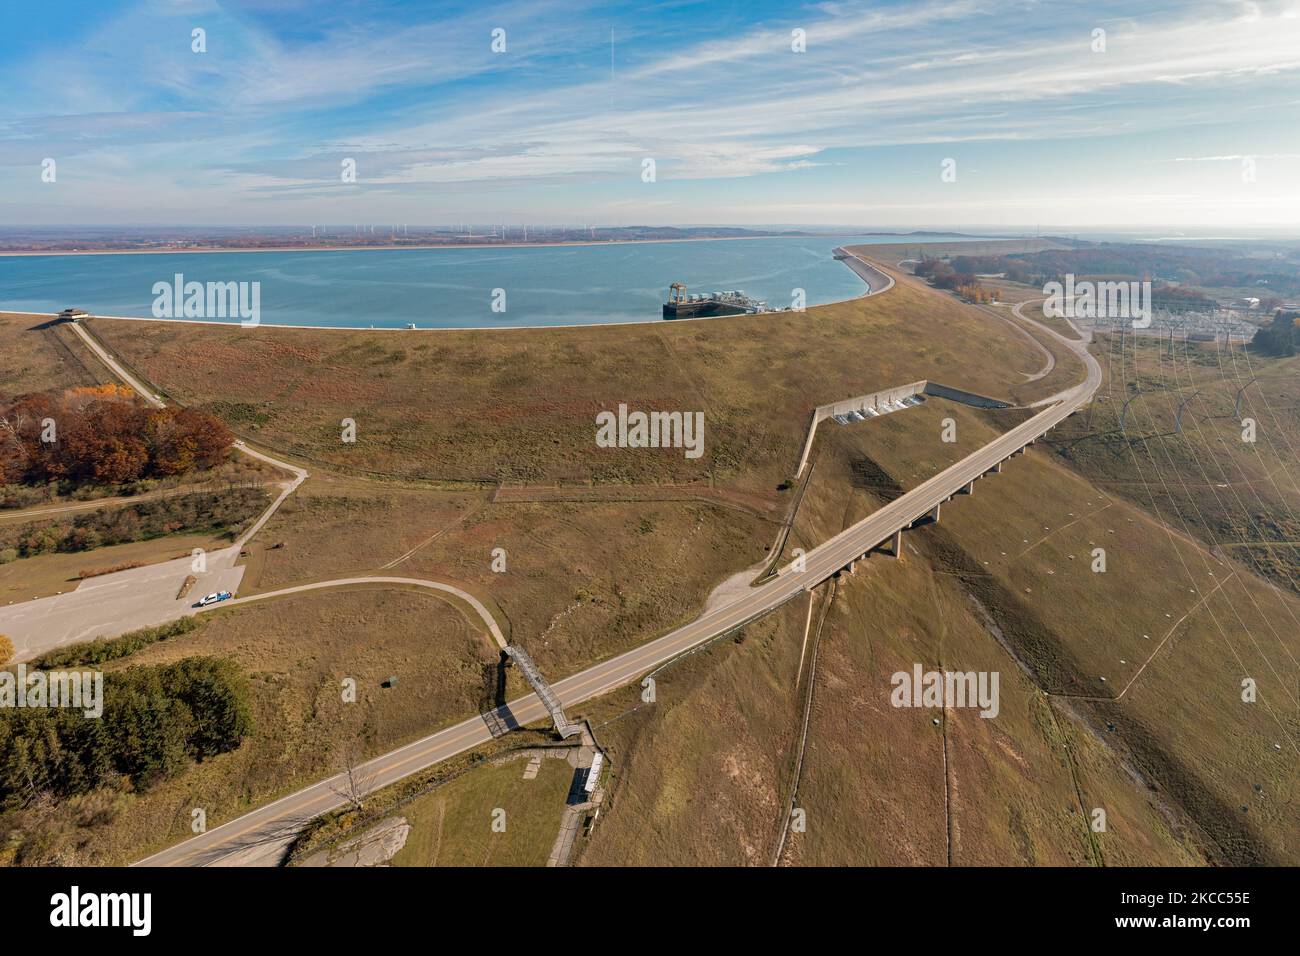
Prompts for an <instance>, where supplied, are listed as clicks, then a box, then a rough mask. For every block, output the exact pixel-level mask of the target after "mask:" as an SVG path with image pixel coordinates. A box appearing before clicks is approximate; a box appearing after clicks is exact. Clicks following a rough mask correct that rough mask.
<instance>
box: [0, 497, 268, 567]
mask: <svg viewBox="0 0 1300 956" xmlns="http://www.w3.org/2000/svg"><path fill="white" fill-rule="evenodd" d="M266 503H267V497H266V492H264V491H263V490H262V489H260V488H231V489H228V490H225V491H219V492H196V493H194V494H189V495H173V496H169V497H166V498H157V499H154V500H151V501H137V502H135V503H133V504H129V505H123V506H122V507H119V508H103V509H100V510H98V511H92V512H88V513H86V514H82V515H77V516H76V517H73V518H63V519H61V520H57V521H35V522H32V523H30V524H22V525H17V526H10V527H5V526H0V564H6V563H8V562H10V561H16V560H18V559H19V558H31V557H35V556H36V555H40V554H52V553H55V552H63V553H72V552H78V551H93V550H94V549H95V548H102V547H108V546H110V545H115V544H127V543H129V542H131V541H147V540H149V539H151V538H159V537H162V536H163V535H168V534H182V533H184V534H194V533H199V532H217V531H222V530H225V531H228V532H229V533H230V535H231V536H232V537H233V536H234V534H235V532H236V531H237V530H238V529H239V528H241V527H242V526H243V525H244V524H245V523H246V522H247V521H249V520H250V519H252V518H253V517H255V516H256V515H257V514H258V512H260V511H261V510H262V509H263V508H265V507H266Z"/></svg>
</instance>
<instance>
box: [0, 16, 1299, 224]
mask: <svg viewBox="0 0 1300 956" xmlns="http://www.w3.org/2000/svg"><path fill="white" fill-rule="evenodd" d="M196 28H201V29H202V30H204V31H205V33H206V45H207V50H206V52H203V53H196V52H194V51H193V50H192V48H191V47H192V31H193V30H194V29H196ZM497 29H500V30H504V31H505V46H506V49H505V51H504V52H494V51H493V49H492V37H493V31H494V30H497ZM1098 30H1102V31H1105V49H1104V51H1103V50H1096V49H1094V48H1093V47H1094V46H1095V45H1096V42H1095V40H1094V31H1098ZM794 31H803V34H802V35H803V36H804V37H806V49H805V50H804V51H803V52H796V51H795V50H793V49H792V41H793V38H794V36H795V34H794ZM1298 71H1300V0H1275V2H1269V0H1261V2H1253V3H1252V2H1203V0H1176V2H1149V3H1141V2H1126V3H1111V2H1109V0H1099V2H1094V3H1086V4H1084V3H1049V2H1041V3H1039V2H1023V0H1017V2H998V0H987V2H970V0H942V2H930V0H906V2H872V3H852V2H825V3H811V4H798V3H789V2H786V3H764V2H757V3H756V2H720V3H716V2H715V3H692V2H668V3H660V4H637V5H622V4H585V3H582V2H574V0H565V2H550V0H518V2H511V3H504V4H483V3H465V4H456V3H435V2H397V0H329V2H324V0H314V2H299V0H79V2H72V0H47V2H42V3H18V2H12V3H7V4H5V5H4V6H3V7H2V8H0V90H3V91H4V92H5V94H6V95H5V97H4V102H3V104H2V105H0V223H9V224H76V223H98V224H113V223H123V224H125V223H167V224H177V225H182V224H184V225H190V224H277V225H288V224H308V223H334V224H342V223H358V222H360V223H394V222H395V223H402V222H408V223H424V224H442V223H454V222H459V221H463V220H468V221H472V222H477V223H485V222H508V223H511V224H523V223H528V224H534V225H536V224H543V223H587V222H590V223H599V224H610V225H620V224H622V225H628V224H639V223H672V224H683V225H689V224H706V223H735V224H773V223H791V224H828V225H859V226H879V227H909V228H912V227H922V226H949V227H955V226H985V227H991V228H996V227H1013V226H1019V227H1025V226H1035V225H1037V226H1041V227H1042V228H1043V229H1044V230H1050V229H1066V228H1076V229H1088V228H1102V227H1121V226H1130V227H1138V228H1157V227H1164V226H1168V227H1171V228H1208V229H1211V230H1213V229H1218V228H1223V229H1252V228H1266V227H1275V228H1278V227H1281V228H1285V227H1292V228H1296V227H1297V224H1300V185H1298V184H1300V129H1298V128H1297V122H1296V121H1297V119H1298V118H1300V82H1298V80H1300V72H1298ZM46 158H51V159H54V160H55V162H56V164H57V165H56V179H55V181H54V182H43V181H42V178H41V170H42V162H43V160H45V159H46ZM647 158H651V159H653V160H654V161H655V173H656V176H655V181H654V182H643V181H642V169H643V161H644V160H645V159H647ZM345 159H352V160H354V161H355V163H356V170H357V177H356V182H353V183H345V182H343V181H342V177H341V175H340V172H341V168H342V165H341V164H342V163H343V161H344V160H345ZM948 159H951V160H954V161H955V170H956V178H955V181H951V182H945V181H943V178H942V176H941V171H942V168H943V163H944V161H945V160H948Z"/></svg>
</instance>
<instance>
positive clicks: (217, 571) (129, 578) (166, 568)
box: [0, 323, 307, 662]
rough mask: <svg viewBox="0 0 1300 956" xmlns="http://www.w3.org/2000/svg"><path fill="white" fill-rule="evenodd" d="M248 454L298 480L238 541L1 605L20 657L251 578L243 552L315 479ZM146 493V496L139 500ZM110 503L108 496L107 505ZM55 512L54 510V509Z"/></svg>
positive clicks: (146, 619) (99, 349)
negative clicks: (198, 565) (200, 565)
mask: <svg viewBox="0 0 1300 956" xmlns="http://www.w3.org/2000/svg"><path fill="white" fill-rule="evenodd" d="M71 328H72V330H73V331H74V332H75V333H76V334H77V335H78V336H79V337H80V338H81V340H82V341H83V342H84V343H85V344H86V347H87V348H89V349H90V350H91V351H92V352H94V353H95V355H96V356H98V357H99V359H100V361H102V362H103V363H104V364H105V365H106V366H108V368H109V369H111V370H112V372H113V373H114V374H115V375H117V376H118V377H119V378H121V379H122V380H123V381H124V382H126V383H127V384H128V385H129V386H130V387H131V388H133V389H134V390H135V391H136V392H137V393H139V395H140V396H141V397H142V398H144V400H145V401H146V402H148V403H149V404H150V405H153V406H154V407H155V408H163V407H165V406H164V403H163V401H162V399H161V398H160V397H159V396H158V395H156V394H154V393H153V392H152V391H151V390H150V389H148V388H146V387H145V385H144V383H143V382H141V381H140V380H139V379H138V378H136V377H135V376H133V375H132V374H131V373H130V372H128V371H127V370H126V368H124V367H123V366H122V364H121V363H120V362H118V361H117V360H116V359H115V358H114V357H113V356H112V355H111V354H109V353H108V352H107V351H106V350H105V349H104V348H103V346H101V345H100V344H99V343H98V342H96V341H95V340H94V339H93V338H91V337H90V336H89V335H88V334H87V333H86V330H85V329H83V328H82V327H81V326H80V325H79V324H76V323H73V324H72V326H71ZM234 447H235V450H236V451H238V452H240V453H241V454H244V455H248V456H249V457H250V458H256V459H258V460H259V461H263V462H266V463H267V464H269V465H273V466H275V467H276V468H280V469H282V470H284V471H287V472H289V473H291V474H292V475H293V478H292V480H290V481H286V482H282V483H278V486H279V488H280V493H279V495H278V496H277V497H276V499H275V500H274V501H273V502H271V504H270V506H269V507H268V508H267V509H266V510H265V511H263V512H262V514H261V516H259V517H258V519H257V520H256V521H255V522H253V524H252V525H251V526H250V527H249V528H248V530H246V531H245V532H244V533H243V534H242V535H240V536H239V540H237V541H236V542H235V543H234V544H232V545H229V546H228V547H225V548H221V549H220V550H218V551H212V552H209V553H208V554H207V555H206V566H205V570H204V571H202V572H195V571H194V569H193V562H192V559H191V558H177V559H174V560H172V561H163V562H160V563H158V564H151V565H148V566H147V567H143V568H132V569H130V570H128V571H116V572H114V573H112V574H105V575H101V576H99V577H95V578H87V579H86V580H84V581H82V582H81V584H80V585H78V587H77V588H75V589H74V590H72V591H69V592H68V593H67V594H59V595H55V596H53V597H47V598H38V599H35V600H32V601H24V602H23V603H21V604H12V605H8V606H6V607H3V608H0V633H3V634H6V635H8V636H9V638H10V639H11V640H12V641H13V643H14V661H15V662H17V661H27V660H31V659H32V658H35V657H39V656H40V655H42V654H45V653H47V652H49V651H52V650H55V649H57V648H61V647H67V646H69V645H72V644H80V643H81V642H83V641H89V640H93V639H94V638H96V637H116V636H118V635H120V634H126V633H128V632H129V631H134V630H137V629H138V628H142V627H153V626H155V625H157V624H164V623H166V622H167V621H174V620H176V619H177V618H180V617H184V616H185V615H187V614H193V613H194V609H193V608H192V606H191V605H192V604H193V602H194V600H195V599H196V598H198V597H202V596H203V595H205V594H210V593H212V592H214V591H231V592H237V591H238V590H239V585H240V583H241V582H242V581H243V578H244V568H243V567H241V566H238V564H237V562H238V561H239V553H240V551H242V550H243V548H244V545H246V544H247V543H248V542H249V541H251V540H252V538H253V536H254V535H256V534H257V533H258V532H259V531H261V530H262V528H263V527H264V526H265V525H266V523H267V522H268V521H269V520H271V515H273V514H275V512H276V509H277V508H279V507H280V505H281V504H282V503H283V502H284V500H285V499H286V498H288V497H289V496H290V495H291V494H293V493H294V491H296V490H297V489H298V486H299V485H301V484H302V483H303V482H304V481H305V480H306V479H307V472H306V471H305V470H304V469H302V468H299V467H298V466H297V465H291V464H289V463H288V462H285V461H279V460H278V459H275V458H272V457H271V456H269V455H266V454H263V453H262V452H260V451H255V450H254V449H252V448H249V447H248V446H247V445H245V444H244V443H243V442H242V441H236V442H235V445H234ZM137 500H141V499H137ZM99 506H100V507H102V506H103V504H102V503H100V504H99ZM47 513H48V512H47ZM190 574H194V575H195V577H197V578H198V580H197V582H196V583H195V584H194V586H193V587H192V588H191V590H190V592H189V594H187V595H186V597H185V598H184V599H178V598H177V596H176V595H177V594H178V593H179V592H180V589H181V585H182V584H183V583H184V581H185V578H186V577H187V576H188V575H190Z"/></svg>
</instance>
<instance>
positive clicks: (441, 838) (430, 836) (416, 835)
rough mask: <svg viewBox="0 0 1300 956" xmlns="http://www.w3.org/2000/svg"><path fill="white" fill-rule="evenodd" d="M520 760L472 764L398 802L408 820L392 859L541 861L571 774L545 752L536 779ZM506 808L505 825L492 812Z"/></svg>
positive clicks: (423, 862) (408, 862) (404, 862)
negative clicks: (526, 775)
mask: <svg viewBox="0 0 1300 956" xmlns="http://www.w3.org/2000/svg"><path fill="white" fill-rule="evenodd" d="M527 763H528V761H526V760H520V759H514V760H508V761H506V762H504V763H501V764H497V765H495V766H485V767H478V768H475V769H474V770H472V771H470V772H469V773H467V774H465V775H464V776H462V777H459V778H457V779H456V780H453V781H451V782H450V783H447V784H444V785H443V786H441V787H439V788H438V789H436V790H434V791H433V792H432V793H429V794H426V795H424V796H422V797H418V798H416V799H415V800H413V801H411V802H410V803H408V804H406V805H405V806H404V807H402V808H401V811H400V815H401V816H402V817H404V818H405V819H406V821H407V822H408V823H410V825H411V832H410V834H409V835H408V836H407V838H406V844H405V846H403V847H402V849H401V850H399V851H398V852H397V854H396V855H394V857H393V859H392V861H391V865H393V866H545V865H546V859H547V857H548V856H549V855H550V852H551V847H552V845H553V844H554V843H555V837H556V834H557V833H558V832H559V829H560V818H561V815H562V813H563V810H564V799H565V797H566V796H567V795H568V792H569V784H570V782H571V781H572V779H573V768H572V767H570V766H569V764H568V762H567V761H564V760H555V759H545V760H543V761H542V765H541V768H540V770H539V771H538V773H537V776H536V778H534V779H532V780H525V779H523V771H524V767H525V766H526V765H527ZM496 809H501V810H504V811H505V812H506V817H505V830H504V831H503V832H497V831H494V830H493V829H492V812H493V811H494V810H496Z"/></svg>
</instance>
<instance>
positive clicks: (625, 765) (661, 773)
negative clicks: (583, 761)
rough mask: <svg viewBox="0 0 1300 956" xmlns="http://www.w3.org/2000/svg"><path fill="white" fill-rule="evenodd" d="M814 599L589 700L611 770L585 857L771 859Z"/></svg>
mask: <svg viewBox="0 0 1300 956" xmlns="http://www.w3.org/2000/svg"><path fill="white" fill-rule="evenodd" d="M806 618H807V602H806V601H802V600H801V601H793V602H791V603H790V604H787V605H786V606H785V607H784V608H782V609H781V610H780V611H778V612H776V613H775V614H772V615H769V616H768V617H766V618H764V619H762V620H761V621H758V622H756V623H754V624H751V625H750V626H748V627H746V628H744V629H743V630H742V631H741V632H740V634H739V635H738V636H737V637H732V638H727V639H724V640H722V641H719V642H717V643H715V644H713V645H711V646H710V647H709V648H708V649H706V650H703V651H700V652H698V653H696V654H694V655H692V656H690V657H688V658H684V659H682V660H681V661H679V662H678V663H675V664H673V665H672V666H670V667H669V668H667V669H665V670H663V671H662V672H660V673H659V674H658V675H657V676H656V678H655V680H656V684H657V686H656V693H655V697H656V700H655V702H654V703H653V704H645V705H642V703H641V696H640V695H641V690H640V688H628V689H625V690H622V691H618V692H617V693H615V694H611V695H609V696H608V697H607V698H603V699H601V700H598V701H594V702H592V703H590V704H588V705H585V709H586V710H587V712H588V713H589V714H590V717H591V721H592V724H593V726H594V727H595V728H596V736H597V739H598V740H599V741H600V742H601V744H602V746H604V747H605V748H606V749H607V750H608V752H609V754H610V759H611V764H612V767H613V771H612V773H613V776H612V786H611V798H610V800H609V802H608V804H607V806H606V808H605V812H603V813H602V815H601V820H600V823H599V824H598V825H597V827H596V828H595V830H594V831H593V834H592V837H591V840H590V841H589V842H588V843H587V844H586V846H585V848H584V849H583V853H582V857H581V860H582V862H583V863H586V864H594V865H602V864H604V865H660V866H663V865H724V866H741V865H750V866H752V865H766V864H767V863H769V862H770V860H771V857H772V853H773V851H774V849H775V841H776V839H777V836H778V833H779V828H780V822H781V818H782V816H783V813H784V811H783V804H784V801H785V800H786V799H787V792H788V786H789V782H790V753H791V748H792V747H793V745H794V742H795V740H796V732H797V719H798V714H799V712H800V711H799V707H800V703H799V698H798V696H797V694H796V689H795V686H794V685H795V677H796V674H797V672H798V666H799V661H798V658H799V649H800V644H801V642H802V639H803V630H804V622H805V620H806Z"/></svg>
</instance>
